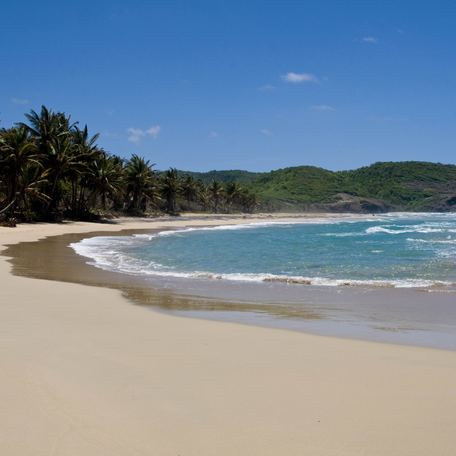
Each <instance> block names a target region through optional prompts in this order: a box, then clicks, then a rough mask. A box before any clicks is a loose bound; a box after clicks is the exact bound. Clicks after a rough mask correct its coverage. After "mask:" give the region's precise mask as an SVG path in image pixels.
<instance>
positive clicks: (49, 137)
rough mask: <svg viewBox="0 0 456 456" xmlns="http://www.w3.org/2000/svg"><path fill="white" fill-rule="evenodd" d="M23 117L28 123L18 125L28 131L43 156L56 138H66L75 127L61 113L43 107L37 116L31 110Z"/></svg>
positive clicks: (68, 118)
mask: <svg viewBox="0 0 456 456" xmlns="http://www.w3.org/2000/svg"><path fill="white" fill-rule="evenodd" d="M25 117H26V118H27V120H28V122H29V123H28V124H27V123H24V122H19V124H18V125H19V126H21V127H24V128H26V129H27V130H28V132H29V133H30V135H31V136H32V137H33V138H35V139H36V141H37V146H38V150H39V152H40V153H42V154H45V155H47V154H48V153H49V152H50V149H51V148H52V143H53V142H54V141H55V140H56V138H57V137H60V136H68V135H69V134H70V130H71V129H72V128H73V127H74V126H75V125H76V124H71V123H70V117H69V116H68V117H67V116H66V115H65V114H64V113H62V112H53V111H52V110H50V109H48V108H46V106H44V105H43V106H41V111H40V113H39V114H38V113H37V112H36V111H34V110H33V109H32V110H31V111H30V113H28V114H25Z"/></svg>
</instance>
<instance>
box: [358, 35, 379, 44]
mask: <svg viewBox="0 0 456 456" xmlns="http://www.w3.org/2000/svg"><path fill="white" fill-rule="evenodd" d="M361 41H362V42H363V43H369V44H377V43H378V38H376V37H375V36H363V37H362V38H361Z"/></svg>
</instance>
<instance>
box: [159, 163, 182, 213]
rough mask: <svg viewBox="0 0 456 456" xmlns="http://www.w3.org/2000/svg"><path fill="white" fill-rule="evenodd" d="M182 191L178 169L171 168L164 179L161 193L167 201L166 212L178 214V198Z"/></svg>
mask: <svg viewBox="0 0 456 456" xmlns="http://www.w3.org/2000/svg"><path fill="white" fill-rule="evenodd" d="M179 190H180V182H179V176H178V173H177V169H175V168H170V169H169V170H168V171H166V173H165V176H164V177H163V179H162V185H161V191H162V195H163V197H164V198H165V199H166V210H167V212H168V213H170V214H175V213H176V198H177V194H178V192H179Z"/></svg>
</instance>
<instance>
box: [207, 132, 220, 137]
mask: <svg viewBox="0 0 456 456" xmlns="http://www.w3.org/2000/svg"><path fill="white" fill-rule="evenodd" d="M209 138H218V133H217V132H216V131H210V132H209Z"/></svg>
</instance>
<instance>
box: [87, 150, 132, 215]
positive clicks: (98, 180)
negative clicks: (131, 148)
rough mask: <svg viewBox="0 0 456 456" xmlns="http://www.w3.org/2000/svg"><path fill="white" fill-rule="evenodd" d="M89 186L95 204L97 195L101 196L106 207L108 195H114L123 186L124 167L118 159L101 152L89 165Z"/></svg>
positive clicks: (103, 205) (103, 206)
mask: <svg viewBox="0 0 456 456" xmlns="http://www.w3.org/2000/svg"><path fill="white" fill-rule="evenodd" d="M86 183H87V187H88V188H89V189H90V190H91V191H92V197H93V199H94V205H95V202H96V201H95V200H96V197H97V196H98V195H99V196H100V197H101V205H102V208H103V209H104V210H105V209H106V197H107V196H109V197H111V198H113V197H114V195H116V194H117V193H118V192H120V190H121V188H122V183H123V180H122V168H121V167H120V166H119V163H118V161H117V160H115V159H113V158H112V157H109V156H108V155H107V154H106V153H101V154H100V155H99V156H98V157H97V158H94V159H93V160H92V161H91V162H90V165H89V169H88V173H87V176H86Z"/></svg>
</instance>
